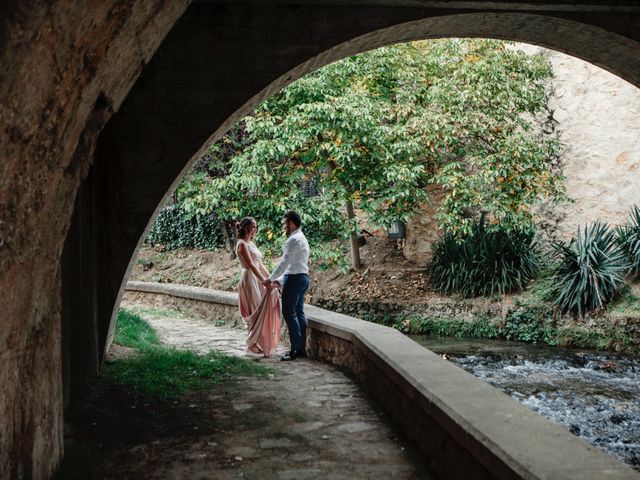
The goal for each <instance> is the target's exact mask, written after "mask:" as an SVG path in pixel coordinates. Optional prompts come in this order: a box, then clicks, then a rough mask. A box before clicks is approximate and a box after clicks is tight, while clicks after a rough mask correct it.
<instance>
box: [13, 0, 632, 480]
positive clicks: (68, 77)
mask: <svg viewBox="0 0 640 480" xmlns="http://www.w3.org/2000/svg"><path fill="white" fill-rule="evenodd" d="M438 37H491V38H503V39H512V40H518V41H522V42H529V43H532V44H537V45H541V46H545V47H548V48H552V49H556V50H559V51H562V52H565V53H569V54H571V55H575V56H577V57H580V58H582V59H584V60H587V61H589V62H592V63H594V64H596V65H599V66H601V67H603V68H605V69H607V70H609V71H611V72H613V73H615V74H617V75H619V76H620V77H622V78H624V79H626V80H627V81H629V82H631V83H632V84H634V85H636V86H638V85H640V6H639V5H638V2H637V1H634V0H582V1H579V0H517V1H497V0H494V1H491V0H484V1H480V0H466V1H465V0H451V1H441V0H359V1H358V0H309V1H303V0H284V1H278V2H276V1H275V0H246V1H243V2H235V1H232V0H226V1H225V0H199V1H194V2H190V1H188V0H127V1H119V0H101V1H95V0H92V1H89V2H81V1H78V0H71V1H62V0H51V1H47V2H43V1H36V0H6V1H4V2H2V3H1V4H0V46H1V48H0V65H2V68H1V69H0V102H1V105H2V108H1V109H0V145H2V156H1V157H0V292H1V293H0V306H1V307H2V314H1V315H2V317H1V325H2V328H1V329H0V477H2V478H38V479H39V478H48V477H50V476H51V475H52V474H53V473H54V472H55V471H56V469H57V467H58V465H59V462H60V460H61V458H62V426H63V420H62V415H63V408H64V405H65V403H66V402H67V401H68V399H69V398H71V397H72V396H73V395H74V394H76V393H77V392H78V391H80V390H81V389H82V386H83V384H84V382H85V381H86V380H87V379H88V378H90V377H91V376H93V375H95V374H96V373H97V372H98V371H99V369H100V365H101V363H102V358H103V355H104V351H105V347H106V345H108V343H109V341H110V336H111V332H112V328H113V316H114V315H113V314H114V308H115V306H116V305H117V304H118V301H119V298H120V296H121V295H122V289H123V283H124V282H123V281H124V279H125V278H126V277H127V272H128V270H129V268H130V263H131V259H132V256H133V254H134V253H135V251H136V248H137V247H138V245H139V243H140V241H141V238H142V236H143V234H144V231H145V228H146V227H147V225H148V224H149V221H150V219H151V218H153V216H154V213H155V212H156V211H157V209H158V207H159V205H160V204H161V202H162V200H163V198H164V197H165V196H166V195H167V192H169V191H171V188H172V186H175V185H176V184H177V182H178V180H179V179H180V177H181V175H182V173H183V172H184V171H186V169H187V168H188V167H189V165H190V162H191V160H192V159H193V158H195V157H196V156H197V155H198V153H199V152H200V151H202V150H203V148H204V147H205V146H206V145H208V144H209V143H210V142H212V141H215V140H216V139H218V138H219V137H220V136H221V135H222V134H223V133H224V132H225V131H226V130H227V129H228V128H229V127H231V126H232V125H233V124H234V122H236V121H237V120H238V119H239V118H241V117H242V116H243V115H245V114H247V113H248V112H250V111H251V110H252V109H253V108H254V107H255V106H256V105H257V104H258V103H259V102H260V101H261V100H263V99H265V98H267V97H268V96H269V95H271V94H272V93H274V92H276V91H278V90H279V89H281V88H282V87H284V86H285V85H287V84H288V83H290V82H291V81H293V80H295V79H296V78H299V77H300V76H301V75H304V74H305V73H308V72H310V71H313V70H314V69H317V68H319V67H321V66H323V65H326V64H327V63H330V62H332V61H335V60H338V59H340V58H344V57H346V56H349V55H352V54H355V53H358V52H362V51H365V50H369V49H373V48H377V47H380V46H383V45H388V44H391V43H396V42H405V41H410V40H416V39H425V38H438ZM496 476H498V473H497V472H496Z"/></svg>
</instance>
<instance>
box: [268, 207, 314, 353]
mask: <svg viewBox="0 0 640 480" xmlns="http://www.w3.org/2000/svg"><path fill="white" fill-rule="evenodd" d="M300 225H302V219H301V218H300V215H299V214H298V212H294V211H293V210H292V211H290V212H287V213H285V214H284V216H283V217H282V228H283V229H284V231H285V233H286V234H287V237H288V238H287V241H286V243H285V244H284V254H283V256H282V260H280V263H279V264H278V266H277V267H276V268H275V269H274V270H273V272H272V273H271V275H270V276H269V278H268V279H266V280H265V281H264V285H265V286H266V287H267V288H271V287H272V286H273V285H277V284H279V283H282V315H283V316H284V320H285V322H287V327H289V339H290V340H291V351H290V352H289V353H288V354H286V355H285V356H283V357H282V358H281V360H283V361H289V360H295V359H296V358H298V357H306V356H307V352H306V345H307V319H306V317H305V316H304V294H305V292H306V291H307V288H308V287H309V266H308V263H309V243H308V242H307V238H306V237H305V236H304V233H302V230H300ZM283 274H284V277H283V278H284V280H283V281H282V282H280V280H279V279H280V276H282V275H283Z"/></svg>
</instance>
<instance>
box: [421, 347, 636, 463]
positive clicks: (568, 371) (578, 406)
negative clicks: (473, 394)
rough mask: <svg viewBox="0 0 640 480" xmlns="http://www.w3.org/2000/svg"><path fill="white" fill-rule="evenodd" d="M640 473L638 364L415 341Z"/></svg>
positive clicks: (546, 350) (553, 351) (552, 351)
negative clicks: (442, 355) (443, 355)
mask: <svg viewBox="0 0 640 480" xmlns="http://www.w3.org/2000/svg"><path fill="white" fill-rule="evenodd" d="M412 338H414V340H416V341H417V342H418V343H421V344H422V345H424V346H425V347H427V348H429V349H430V350H433V351H434V352H436V353H446V354H447V357H448V358H449V359H450V360H451V361H453V362H455V363H456V364H458V365H460V366H461V367H463V368H464V369H465V370H467V371H469V372H471V373H473V374H474V375H476V376H477V377H479V378H482V379H483V380H486V381H487V382H489V383H490V384H491V385H493V386H495V387H497V388H499V389H500V390H502V391H504V392H505V393H507V394H508V395H510V396H511V397H513V398H514V399H516V400H518V401H520V402H522V403H523V404H524V405H526V406H527V407H529V408H530V409H531V410H533V411H535V412H537V413H539V414H540V415H542V416H544V417H546V418H548V419H549V420H551V421H553V422H556V423H558V424H560V425H563V426H564V427H565V428H567V429H568V430H569V431H570V432H572V433H573V434H575V435H577V436H579V437H581V438H583V439H585V440H587V441H588V442H590V443H592V444H593V445H595V446H597V447H599V448H601V449H602V450H604V451H606V452H608V453H609V454H611V455H613V456H615V457H617V458H619V459H620V460H622V461H623V462H625V463H627V464H629V465H631V466H633V467H634V468H635V469H638V470H640V362H639V361H638V360H637V359H631V358H627V357H622V356H618V355H607V354H598V353H593V352H580V351H571V350H566V349H557V348H553V347H541V346H536V345H528V344H522V343H516V342H500V341H491V340H468V339H450V338H446V339H443V338H434V337H425V336H414V337H412Z"/></svg>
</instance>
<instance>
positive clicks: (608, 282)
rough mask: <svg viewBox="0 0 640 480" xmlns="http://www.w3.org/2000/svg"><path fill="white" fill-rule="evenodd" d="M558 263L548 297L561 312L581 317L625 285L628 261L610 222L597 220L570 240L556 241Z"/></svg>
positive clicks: (613, 295) (598, 307)
mask: <svg viewBox="0 0 640 480" xmlns="http://www.w3.org/2000/svg"><path fill="white" fill-rule="evenodd" d="M553 248H554V250H555V254H556V256H557V262H556V264H555V265H554V267H553V270H552V275H551V288H550V290H549V299H550V300H551V301H552V302H553V304H554V305H555V307H556V309H557V310H558V311H559V312H560V313H561V314H567V313H568V314H572V315H575V316H579V317H582V316H584V314H585V313H586V312H589V311H594V310H601V309H603V308H604V307H605V306H606V305H607V304H608V303H609V302H610V301H611V300H613V298H615V296H616V295H617V294H618V293H619V292H620V290H621V289H622V288H623V286H624V277H625V273H626V272H627V271H628V268H629V266H628V263H627V259H626V256H625V254H624V252H623V251H622V250H621V249H620V248H619V246H618V244H617V242H616V235H615V232H614V231H613V230H612V229H610V228H609V226H608V225H606V224H604V223H601V222H595V223H592V224H590V225H585V227H584V228H583V229H582V230H580V229H578V233H577V236H576V238H572V239H571V240H570V241H569V242H556V243H554V244H553Z"/></svg>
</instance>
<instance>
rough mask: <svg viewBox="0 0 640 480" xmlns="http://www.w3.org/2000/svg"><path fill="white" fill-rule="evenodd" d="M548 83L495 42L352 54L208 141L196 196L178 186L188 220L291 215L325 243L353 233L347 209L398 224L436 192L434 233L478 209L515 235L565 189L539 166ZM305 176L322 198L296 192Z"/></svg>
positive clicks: (459, 229) (546, 147)
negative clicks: (439, 192) (540, 204)
mask: <svg viewBox="0 0 640 480" xmlns="http://www.w3.org/2000/svg"><path fill="white" fill-rule="evenodd" d="M550 75H551V70H550V67H549V64H548V62H546V61H545V59H544V58H543V57H542V56H540V55H526V54H525V53H523V52H521V51H518V50H516V49H515V48H512V47H510V46H509V45H508V44H507V43H505V42H501V41H495V40H437V41H421V42H413V43H408V44H399V45H393V46H390V47H385V48H381V49H378V50H375V51H371V52H368V53H363V54H360V55H356V56H353V57H349V58H346V59H344V60H341V61H338V62H335V63H333V64H331V65H329V66H326V67H324V68H322V69H320V70H318V71H316V72H314V73H312V74H309V75H307V76H305V77H304V78H302V79H300V80H298V81H296V82H294V83H292V84H291V85H289V86H288V87H286V88H285V89H283V90H282V91H281V92H279V93H278V94H276V95H274V96H272V97H271V98H269V99H268V100H267V101H265V102H264V103H263V104H262V105H260V106H259V107H258V108H257V109H256V111H255V112H254V113H253V114H252V115H250V116H248V117H246V118H245V119H244V122H243V124H242V127H241V129H240V130H241V131H242V134H241V135H237V130H236V133H235V134H234V133H233V132H232V133H231V134H230V135H227V136H225V137H224V138H223V139H222V141H221V142H218V143H217V144H216V145H214V146H212V148H211V155H212V157H215V158H217V159H218V161H219V163H220V169H218V171H217V174H216V173H215V172H214V174H210V173H207V174H205V175H202V176H193V177H191V180H190V181H191V182H192V183H198V188H197V191H194V190H193V189H192V186H193V185H192V186H185V185H183V186H181V187H180V190H179V192H180V195H181V196H183V201H184V203H185V207H186V208H187V209H189V210H190V211H192V212H197V213H200V214H209V213H211V212H213V213H215V214H216V215H217V216H218V217H219V218H225V217H233V218H238V217H241V216H243V215H245V214H252V215H255V216H259V217H260V218H261V219H265V220H268V221H270V222H274V226H276V225H277V223H276V222H277V217H279V216H280V215H281V214H282V213H283V212H284V211H286V210H288V209H292V208H295V209H299V210H300V211H301V212H302V214H303V221H305V224H306V226H307V227H306V229H307V231H308V232H310V233H311V236H312V238H313V239H316V240H326V239H330V238H336V237H344V236H346V235H347V234H348V232H349V231H350V230H353V229H355V228H356V226H355V225H354V224H348V223H346V222H344V220H343V219H342V218H341V213H340V212H341V208H342V207H343V205H344V204H345V203H346V202H347V201H350V202H352V203H353V204H355V205H357V206H358V207H359V208H360V209H362V210H363V211H364V212H366V214H367V216H368V219H369V221H370V222H372V223H374V224H378V225H388V224H390V223H392V222H394V221H396V220H402V221H407V220H408V219H409V218H410V217H411V216H412V215H413V214H414V213H415V212H416V211H417V209H418V208H419V207H420V206H421V205H423V204H424V203H426V202H428V201H429V185H433V186H437V187H441V188H442V189H444V198H443V201H442V204H441V207H440V209H439V212H438V217H439V220H440V223H441V226H442V227H444V228H445V229H446V230H447V231H448V232H451V233H452V234H454V235H456V236H464V235H465V234H467V233H469V232H470V231H471V225H472V224H473V220H474V218H477V216H478V215H479V214H480V213H481V212H486V213H488V214H489V216H490V218H492V219H493V222H495V224H496V225H497V224H499V225H500V226H501V227H500V228H506V229H511V228H522V227H523V226H527V225H529V224H530V223H531V220H532V216H531V213H530V211H529V207H530V206H531V205H532V204H533V203H534V202H536V201H537V200H539V199H540V198H541V197H544V196H559V195H560V194H561V186H560V185H561V182H560V180H561V179H560V177H558V176H557V175H554V174H552V172H551V170H550V165H549V161H550V159H551V158H553V157H554V156H555V155H557V153H558V149H559V146H558V143H557V142H556V141H555V140H554V139H552V138H546V137H543V135H542V134H541V133H540V132H538V131H537V130H536V128H534V122H533V121H532V117H533V115H536V114H538V113H540V112H542V111H543V110H544V108H545V106H546V101H547V93H546V91H545V86H544V80H545V79H546V78H548V77H549V76H550ZM216 168H217V167H216ZM213 170H216V169H213ZM309 179H313V180H314V181H315V182H316V183H317V185H318V186H319V188H320V189H321V190H322V192H323V194H322V195H321V196H320V197H315V198H312V199H309V198H305V197H304V195H303V194H302V189H301V185H302V184H303V182H305V181H307V180H309ZM187 183H188V182H187ZM272 237H273V231H270V230H269V228H267V229H266V230H263V231H262V232H261V239H262V240H267V239H269V238H272Z"/></svg>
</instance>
